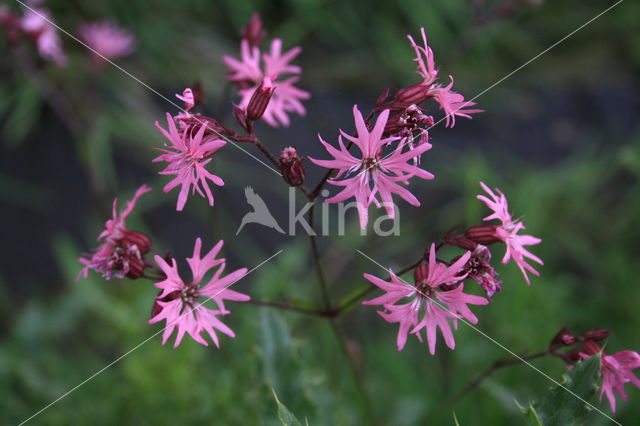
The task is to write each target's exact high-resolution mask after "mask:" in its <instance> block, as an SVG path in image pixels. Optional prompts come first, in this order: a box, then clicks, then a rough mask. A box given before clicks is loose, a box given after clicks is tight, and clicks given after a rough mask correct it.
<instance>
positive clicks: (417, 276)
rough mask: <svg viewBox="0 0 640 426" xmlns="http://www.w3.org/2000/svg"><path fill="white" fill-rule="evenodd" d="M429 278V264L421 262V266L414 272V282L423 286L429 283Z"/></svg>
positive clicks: (424, 261)
mask: <svg viewBox="0 0 640 426" xmlns="http://www.w3.org/2000/svg"><path fill="white" fill-rule="evenodd" d="M428 276H429V264H428V263H427V261H426V260H423V261H422V262H420V264H419V265H418V266H417V267H416V269H414V271H413V280H414V282H415V283H416V285H418V284H422V283H424V282H426V281H427V277H428Z"/></svg>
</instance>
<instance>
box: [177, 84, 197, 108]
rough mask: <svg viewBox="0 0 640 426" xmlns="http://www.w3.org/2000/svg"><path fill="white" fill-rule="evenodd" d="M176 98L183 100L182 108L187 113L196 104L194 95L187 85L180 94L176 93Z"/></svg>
mask: <svg viewBox="0 0 640 426" xmlns="http://www.w3.org/2000/svg"><path fill="white" fill-rule="evenodd" d="M176 98H178V99H180V100H181V101H182V102H184V110H185V111H186V112H187V113H188V112H189V110H190V109H191V108H193V107H194V106H195V105H196V100H195V97H194V96H193V91H192V90H191V89H190V88H189V87H187V88H186V89H184V90H183V91H182V95H178V94H177V93H176Z"/></svg>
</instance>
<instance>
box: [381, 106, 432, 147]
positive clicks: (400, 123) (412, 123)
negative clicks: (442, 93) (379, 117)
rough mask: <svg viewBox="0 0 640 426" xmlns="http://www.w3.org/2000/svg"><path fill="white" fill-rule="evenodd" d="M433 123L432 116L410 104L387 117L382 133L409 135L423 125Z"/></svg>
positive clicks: (426, 125)
mask: <svg viewBox="0 0 640 426" xmlns="http://www.w3.org/2000/svg"><path fill="white" fill-rule="evenodd" d="M433 123H434V121H433V117H431V116H430V115H426V114H424V110H423V109H422V108H420V107H419V106H417V105H415V104H411V105H409V106H407V107H406V108H404V109H403V110H402V111H401V112H399V113H397V114H394V115H392V116H391V118H389V120H388V121H387V125H386V126H385V128H384V134H385V135H399V136H401V137H411V136H413V133H414V132H417V131H418V130H425V129H423V127H426V128H428V127H431V126H433ZM421 126H422V127H421ZM427 140H428V137H427Z"/></svg>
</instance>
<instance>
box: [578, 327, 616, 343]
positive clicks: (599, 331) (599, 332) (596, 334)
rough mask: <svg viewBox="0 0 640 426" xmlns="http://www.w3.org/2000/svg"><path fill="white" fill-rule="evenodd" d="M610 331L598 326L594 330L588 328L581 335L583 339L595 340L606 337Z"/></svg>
mask: <svg viewBox="0 0 640 426" xmlns="http://www.w3.org/2000/svg"><path fill="white" fill-rule="evenodd" d="M609 333H610V331H609V330H607V329H604V328H596V329H593V330H587V331H585V332H584V333H582V334H581V335H580V339H582V340H593V341H594V342H597V341H600V340H603V339H606V338H607V337H609Z"/></svg>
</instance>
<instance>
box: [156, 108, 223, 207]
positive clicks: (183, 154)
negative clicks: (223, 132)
mask: <svg viewBox="0 0 640 426" xmlns="http://www.w3.org/2000/svg"><path fill="white" fill-rule="evenodd" d="M167 122H168V123H169V131H168V132H167V131H166V130H165V129H163V128H162V127H161V126H160V125H159V124H158V122H157V121H156V127H157V128H158V129H159V130H160V131H161V132H162V134H163V135H164V136H165V137H166V138H167V139H168V140H169V143H168V144H167V143H165V147H166V149H162V148H159V150H160V151H162V152H163V154H161V155H159V156H158V157H156V158H155V159H154V160H153V161H154V162H157V161H164V162H167V163H169V164H168V165H167V167H166V168H165V169H164V170H162V171H161V172H160V174H161V175H174V176H175V177H174V178H173V179H172V180H171V181H170V182H169V183H168V184H166V185H165V186H164V188H163V189H162V190H163V191H164V192H169V191H171V190H172V189H174V188H175V187H177V186H178V185H181V188H180V194H179V195H178V204H177V207H176V209H177V210H178V211H181V210H182V209H183V208H184V205H185V204H186V202H187V197H188V196H189V189H192V191H191V193H192V194H195V193H196V192H197V193H198V194H200V196H201V197H205V194H206V197H207V199H208V200H209V205H210V206H213V202H214V200H213V194H212V193H211V188H209V184H208V183H207V180H210V181H211V182H213V183H214V184H215V185H218V186H223V185H224V181H223V180H222V179H221V178H220V177H218V176H216V175H214V174H211V173H209V172H208V171H207V170H206V169H205V166H206V165H207V164H208V163H209V162H210V161H211V158H209V157H210V156H211V155H213V154H214V153H215V152H216V151H217V150H219V149H220V148H222V147H223V146H225V145H226V142H225V141H223V140H221V139H219V136H217V135H216V134H209V135H207V136H205V130H206V128H207V124H206V123H205V124H202V125H201V126H200V127H199V128H198V129H197V131H196V128H195V127H185V129H184V130H183V131H182V133H180V132H179V131H178V129H177V128H176V124H175V121H174V120H173V118H172V117H171V114H168V113H167ZM203 191H204V192H203Z"/></svg>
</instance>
